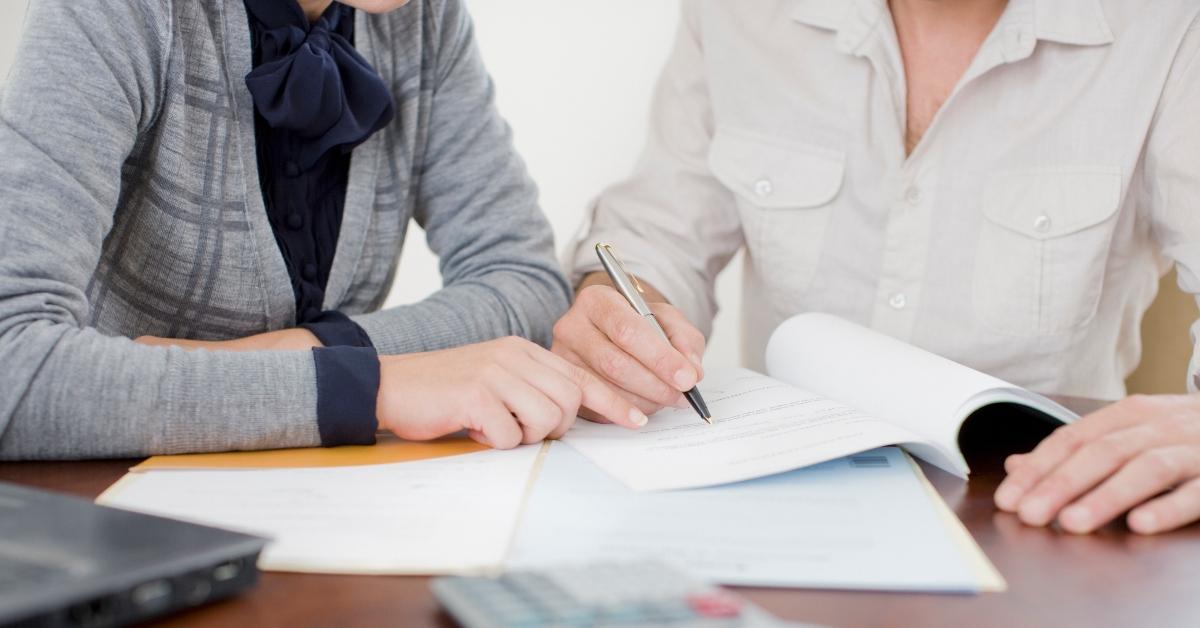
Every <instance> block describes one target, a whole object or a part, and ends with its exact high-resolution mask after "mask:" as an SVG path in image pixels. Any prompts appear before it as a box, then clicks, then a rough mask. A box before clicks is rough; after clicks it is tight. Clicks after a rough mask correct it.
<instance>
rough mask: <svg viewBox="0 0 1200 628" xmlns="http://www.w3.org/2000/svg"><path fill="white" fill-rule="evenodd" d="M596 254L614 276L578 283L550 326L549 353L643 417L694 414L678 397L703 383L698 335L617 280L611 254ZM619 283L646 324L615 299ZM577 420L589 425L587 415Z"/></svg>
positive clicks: (653, 297) (654, 298) (668, 309)
mask: <svg viewBox="0 0 1200 628" xmlns="http://www.w3.org/2000/svg"><path fill="white" fill-rule="evenodd" d="M601 251H605V254H607V255H608V256H609V257H610V260H611V263H609V264H608V265H609V266H610V267H611V268H613V269H614V270H617V271H618V274H617V278H613V277H610V276H609V275H608V274H606V273H602V272H599V273H593V274H592V275H589V276H587V277H585V278H584V280H583V282H582V283H581V284H580V287H579V291H578V295H577V298H576V301H575V304H574V305H573V306H572V307H571V309H570V311H568V312H567V314H566V315H565V316H563V317H562V319H560V320H559V322H558V324H557V325H556V326H555V329H554V345H553V347H552V350H553V351H554V352H555V353H556V354H558V355H560V356H561V357H563V358H565V359H566V360H567V361H569V362H572V363H574V364H576V365H578V366H581V367H584V368H586V369H587V370H589V371H591V372H592V373H595V374H596V375H598V376H599V377H600V378H601V379H603V380H605V381H607V382H608V383H609V384H611V385H612V386H613V387H614V388H616V389H617V390H618V392H619V393H621V394H622V395H623V396H624V397H625V398H626V399H628V400H629V401H631V402H633V403H634V404H635V405H636V406H637V407H638V408H639V409H640V410H642V411H643V412H645V413H647V414H650V413H653V412H655V411H657V410H659V409H661V408H662V407H664V406H674V407H681V408H687V407H689V405H692V407H696V405H699V404H696V405H693V404H692V402H691V401H689V400H688V399H687V397H686V395H685V394H684V393H685V392H686V391H691V390H692V389H693V388H695V387H696V384H697V382H699V381H700V380H701V379H702V378H703V376H704V371H703V366H702V365H701V356H702V355H704V335H703V334H701V333H700V331H699V330H698V329H696V327H695V326H694V325H692V324H691V323H690V322H689V321H688V320H687V318H686V317H684V315H683V314H682V313H681V312H680V311H679V310H678V309H676V308H675V307H673V306H671V305H670V304H669V303H667V302H666V300H665V299H663V298H662V296H661V295H659V294H658V293H657V291H655V289H654V287H653V286H651V285H648V284H646V283H644V282H641V283H639V282H638V280H637V279H636V278H635V277H633V276H632V275H630V274H629V273H627V272H625V271H624V269H623V267H622V266H621V264H620V262H617V261H616V257H615V256H614V255H612V248H611V247H607V246H603V248H601V246H598V248H597V255H601ZM601 258H602V259H603V255H601ZM621 275H624V276H626V277H628V278H629V282H628V283H627V286H634V292H636V293H637V299H640V300H641V301H642V306H643V308H644V310H645V311H644V312H643V313H649V314H653V318H650V319H647V318H646V317H645V316H643V314H639V311H638V310H637V309H635V308H636V307H637V306H635V305H634V301H633V300H629V299H627V298H626V297H624V296H622V293H621V292H619V291H618V288H616V286H618V285H620V284H621V281H619V280H618V278H619V277H620V276H621ZM639 287H640V288H641V290H640V291H638V290H637V289H638V288H639ZM631 294H632V293H631ZM655 323H657V324H658V326H659V327H660V328H661V332H660V330H659V329H658V328H656V327H655ZM664 336H665V337H666V339H665V340H664ZM700 403H703V399H702V398H700ZM703 407H704V406H702V405H701V406H700V408H703ZM697 412H699V413H700V414H701V416H704V414H705V412H703V411H702V410H701V409H697ZM583 416H584V417H585V418H593V419H595V418H596V417H594V416H591V415H590V414H589V413H588V412H584V413H583Z"/></svg>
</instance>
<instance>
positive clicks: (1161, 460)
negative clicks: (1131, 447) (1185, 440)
mask: <svg viewBox="0 0 1200 628" xmlns="http://www.w3.org/2000/svg"><path fill="white" fill-rule="evenodd" d="M1198 476H1200V453H1197V449H1196V448H1195V447H1188V446H1186V445H1175V446H1171V447H1161V448H1158V449H1150V450H1147V451H1144V452H1143V453H1141V454H1140V455H1138V456H1137V457H1136V458H1134V459H1133V460H1131V461H1130V462H1129V464H1127V465H1125V466H1124V467H1122V468H1121V470H1120V471H1117V472H1116V473H1115V474H1113V476H1112V477H1110V478H1109V479H1107V480H1105V481H1104V483H1103V484H1101V485H1100V486H1099V487H1097V488H1096V489H1095V490H1093V491H1092V492H1090V493H1088V494H1087V495H1085V496H1084V497H1083V498H1082V499H1080V500H1079V501H1077V502H1075V503H1074V504H1071V505H1070V506H1068V507H1067V508H1065V509H1063V511H1062V514H1061V515H1060V516H1059V523H1061V524H1062V527H1063V528H1064V529H1066V530H1068V531H1070V532H1076V533H1087V532H1091V531H1092V530H1095V529H1096V528H1098V527H1100V526H1102V525H1104V524H1106V523H1108V522H1109V521H1112V520H1113V519H1114V518H1115V517H1117V516H1119V515H1120V514H1121V513H1123V512H1125V511H1126V510H1129V509H1130V508H1132V507H1134V506H1136V505H1138V504H1140V503H1142V502H1143V501H1145V500H1147V499H1149V498H1151V497H1154V496H1155V495H1158V494H1159V493H1162V492H1163V491H1166V490H1168V489H1171V488H1173V487H1175V485H1177V484H1179V483H1181V482H1184V481H1185V480H1191V479H1193V478H1196V477H1198Z"/></svg>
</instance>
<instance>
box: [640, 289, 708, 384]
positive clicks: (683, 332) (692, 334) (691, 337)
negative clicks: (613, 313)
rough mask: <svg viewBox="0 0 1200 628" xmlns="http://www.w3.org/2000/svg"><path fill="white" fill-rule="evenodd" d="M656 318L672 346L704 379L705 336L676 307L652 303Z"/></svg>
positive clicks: (651, 307) (700, 377)
mask: <svg viewBox="0 0 1200 628" xmlns="http://www.w3.org/2000/svg"><path fill="white" fill-rule="evenodd" d="M650 309H651V310H653V311H654V317H655V318H657V319H658V322H659V324H660V325H662V328H663V331H665V332H667V338H669V339H670V340H671V345H673V346H674V347H675V349H676V350H677V351H679V353H681V354H683V356H684V357H685V358H687V359H688V362H690V363H691V364H692V366H694V367H696V373H697V374H698V375H699V379H704V346H705V342H704V334H702V333H700V330H699V329H696V326H695V325H692V323H691V321H689V320H688V319H687V317H685V316H684V315H683V312H680V311H679V310H678V309H676V308H675V307H673V306H671V305H668V304H666V303H651V304H650Z"/></svg>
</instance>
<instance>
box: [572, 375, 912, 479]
mask: <svg viewBox="0 0 1200 628" xmlns="http://www.w3.org/2000/svg"><path fill="white" fill-rule="evenodd" d="M704 397H705V399H707V401H708V407H709V409H710V410H712V414H713V418H714V420H715V423H714V424H713V425H709V424H708V423H705V422H704V421H702V420H700V419H699V418H698V417H697V416H696V413H695V412H694V411H693V410H691V409H690V408H688V409H674V408H670V409H666V410H662V411H659V412H658V413H656V414H655V415H654V416H653V417H651V419H650V423H649V424H648V425H647V426H646V427H643V428H641V429H640V430H627V429H624V428H621V427H618V426H615V425H608V424H597V423H588V422H585V421H580V422H577V423H576V424H575V426H574V427H572V428H571V431H569V432H568V433H567V435H566V436H565V437H564V438H563V440H564V441H565V442H566V443H568V444H570V445H571V446H572V447H574V448H576V449H578V450H579V451H580V453H582V454H584V455H585V456H587V457H588V458H590V459H591V460H592V461H593V462H595V463H596V464H597V465H599V466H600V467H601V468H603V469H604V470H605V471H606V472H608V473H609V474H610V475H612V476H613V477H615V478H617V479H619V480H621V481H622V482H624V483H625V484H627V485H629V486H630V487H632V488H634V489H636V490H667V489H679V488H695V487H700V486H712V485H715V484H724V483H728V482H737V481H741V480H748V479H751V478H757V477H762V476H764V475H772V474H775V473H781V472H783V471H790V470H792V469H796V468H799V467H804V466H808V465H813V464H817V463H820V462H825V461H827V460H832V459H834V458H840V457H842V456H845V455H847V454H852V453H856V452H859V451H865V450H867V449H874V448H876V447H880V446H883V445H891V444H895V443H904V442H910V441H916V440H920V437H919V436H917V435H916V434H913V433H912V432H909V431H907V430H905V429H903V428H901V427H898V426H896V425H893V424H891V423H888V422H886V421H882V420H880V419H877V418H875V417H872V416H869V415H866V414H863V413H862V412H860V411H858V410H855V409H853V408H851V407H849V406H847V405H844V404H842V403H840V402H837V401H833V400H831V399H827V398H825V397H821V396H819V395H815V394H812V393H809V392H807V391H804V390H801V389H799V388H796V387H794V386H791V385H789V384H786V383H783V382H780V381H778V380H776V379H773V378H770V377H767V376H765V375H760V374H758V373H755V372H754V371H749V370H746V369H712V370H710V371H709V374H708V376H707V377H706V378H705V380H704Z"/></svg>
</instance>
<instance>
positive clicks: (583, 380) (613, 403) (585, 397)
mask: <svg viewBox="0 0 1200 628" xmlns="http://www.w3.org/2000/svg"><path fill="white" fill-rule="evenodd" d="M533 357H534V359H536V360H538V361H539V362H541V363H542V364H545V365H546V366H549V367H550V368H553V369H554V370H556V371H558V372H559V373H561V374H562V375H563V376H564V377H566V378H567V379H568V380H569V381H571V382H573V383H574V384H575V386H576V387H578V388H579V392H580V403H581V405H583V406H586V407H588V408H590V409H591V410H592V411H593V412H595V413H596V414H598V415H599V416H602V417H604V419H606V420H607V421H609V422H611V423H616V424H617V425H621V426H624V427H627V428H630V429H637V428H639V427H642V426H643V425H645V424H646V421H647V420H648V419H647V418H646V414H645V413H644V412H642V411H641V410H639V409H637V408H636V407H634V405H633V404H632V403H630V402H629V401H628V400H626V399H625V398H624V397H622V396H621V395H619V394H617V392H616V391H615V390H613V389H612V388H610V387H609V386H608V385H607V384H605V383H604V382H601V381H600V380H599V379H597V378H596V376H594V375H592V374H591V373H589V372H588V371H587V369H584V368H582V367H579V366H576V365H574V364H571V363H570V362H568V361H566V360H565V359H563V358H562V357H560V356H557V355H555V354H553V353H550V352H549V351H544V350H538V351H535V352H534V353H533Z"/></svg>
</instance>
